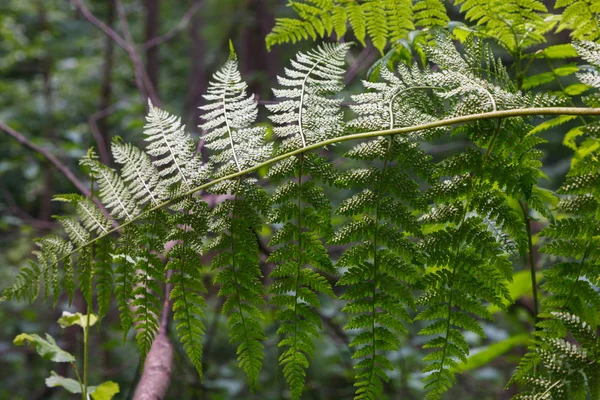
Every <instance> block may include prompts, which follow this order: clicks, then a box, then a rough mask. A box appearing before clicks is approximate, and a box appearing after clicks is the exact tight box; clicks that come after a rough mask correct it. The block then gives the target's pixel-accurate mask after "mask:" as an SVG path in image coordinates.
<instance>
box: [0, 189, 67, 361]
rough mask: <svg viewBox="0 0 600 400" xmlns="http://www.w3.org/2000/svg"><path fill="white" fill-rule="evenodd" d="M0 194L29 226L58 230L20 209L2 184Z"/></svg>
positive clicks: (51, 223)
mask: <svg viewBox="0 0 600 400" xmlns="http://www.w3.org/2000/svg"><path fill="white" fill-rule="evenodd" d="M0 193H1V194H2V197H4V201H5V202H6V205H7V206H8V210H9V212H11V213H12V214H14V215H17V216H19V217H20V218H21V219H23V220H25V221H27V222H28V223H29V224H31V225H32V226H33V227H35V228H36V229H38V230H52V229H54V228H56V222H54V221H47V220H43V219H37V218H35V217H33V216H32V215H30V214H29V213H28V212H27V211H25V210H23V209H22V208H21V207H19V205H18V204H17V202H16V200H15V198H14V196H13V195H12V194H11V193H10V192H9V191H8V190H6V188H5V187H4V186H2V184H0ZM0 353H1V352H0Z"/></svg>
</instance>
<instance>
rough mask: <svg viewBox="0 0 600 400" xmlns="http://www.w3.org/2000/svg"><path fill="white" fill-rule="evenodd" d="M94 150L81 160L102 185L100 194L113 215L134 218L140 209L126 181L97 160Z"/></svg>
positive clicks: (127, 218) (118, 217)
mask: <svg viewBox="0 0 600 400" xmlns="http://www.w3.org/2000/svg"><path fill="white" fill-rule="evenodd" d="M97 158H98V157H97V156H96V154H95V153H94V151H93V150H90V151H89V152H88V155H87V157H85V158H82V159H81V161H80V162H79V163H80V164H81V165H84V166H86V167H88V168H89V169H90V171H91V174H90V175H91V177H92V178H93V179H95V180H96V181H97V182H98V183H99V185H100V191H99V196H100V199H102V201H103V203H104V205H105V206H106V208H107V209H108V210H109V211H110V213H111V215H112V216H114V218H117V219H126V220H129V219H132V218H133V217H134V216H135V215H136V214H138V213H139V210H138V209H137V207H136V204H135V202H134V201H133V199H132V196H131V193H130V192H129V190H128V189H127V186H126V185H125V182H124V181H123V180H122V179H121V177H120V176H119V175H118V174H117V172H116V171H115V170H113V169H111V168H108V167H107V166H106V165H103V164H102V163H100V162H99V161H98V160H97Z"/></svg>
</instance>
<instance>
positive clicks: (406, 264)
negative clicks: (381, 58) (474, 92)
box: [332, 67, 433, 399]
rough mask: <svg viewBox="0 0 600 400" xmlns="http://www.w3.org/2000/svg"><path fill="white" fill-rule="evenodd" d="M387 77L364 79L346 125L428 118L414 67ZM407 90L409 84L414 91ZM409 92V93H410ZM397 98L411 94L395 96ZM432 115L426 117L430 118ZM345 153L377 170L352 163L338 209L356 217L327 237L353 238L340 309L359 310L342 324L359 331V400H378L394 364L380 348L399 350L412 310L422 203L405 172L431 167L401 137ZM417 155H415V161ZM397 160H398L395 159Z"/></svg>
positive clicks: (342, 180) (343, 260)
mask: <svg viewBox="0 0 600 400" xmlns="http://www.w3.org/2000/svg"><path fill="white" fill-rule="evenodd" d="M380 73H381V76H382V77H383V78H384V79H385V80H386V82H385V83H370V82H364V85H365V86H366V87H367V88H372V89H373V92H371V93H366V94H362V95H357V96H354V97H353V100H354V101H355V102H356V103H357V104H356V105H354V106H353V107H352V108H353V110H354V111H355V112H356V113H358V114H359V117H358V118H357V119H355V120H354V121H351V122H350V123H349V126H351V127H353V128H356V129H364V130H367V129H373V130H375V129H385V128H389V129H393V128H395V127H399V126H403V125H404V124H406V125H410V123H411V122H413V119H414V120H416V119H418V118H423V117H425V118H426V117H427V116H429V115H428V114H427V112H428V111H432V109H433V107H432V104H431V103H430V102H428V101H427V97H426V96H419V91H421V92H423V91H425V90H424V89H427V87H426V86H423V85H424V82H423V77H422V76H421V74H420V72H419V71H418V70H414V69H413V70H412V71H409V70H408V69H407V68H404V67H400V68H399V73H400V77H397V76H395V75H394V74H393V73H392V72H391V71H389V70H387V69H382V70H381V72H380ZM411 89H412V90H411ZM409 91H410V93H409ZM400 99H410V100H408V101H402V102H400V101H399V100H400ZM429 117H430V116H429ZM346 156H347V157H349V158H351V159H354V160H369V161H371V160H379V161H380V162H381V163H382V166H381V167H380V168H374V167H371V168H366V169H351V170H349V171H347V172H345V173H343V174H342V175H341V176H340V177H339V178H338V179H337V181H336V183H337V185H338V186H340V187H342V188H348V189H355V190H358V193H356V194H354V195H353V196H352V197H350V198H348V199H346V200H344V201H343V202H342V204H341V205H340V207H339V209H338V210H337V212H338V213H339V214H341V215H344V216H347V217H352V216H353V217H354V218H355V220H354V221H353V222H350V223H349V224H348V225H346V226H344V227H342V228H341V229H340V230H339V231H338V232H337V233H336V234H335V235H334V237H333V238H332V243H335V244H353V245H352V246H351V247H349V248H348V249H347V250H346V251H345V252H344V254H343V255H342V256H341V257H340V259H339V260H338V263H337V266H338V267H342V268H347V272H346V273H344V275H343V276H342V277H341V279H340V280H339V281H338V285H341V286H346V287H347V291H346V292H345V293H344V295H343V296H342V297H341V299H343V300H346V301H347V303H346V306H345V307H344V308H343V310H342V311H344V312H347V313H349V314H358V315H357V316H355V317H353V318H352V319H351V320H350V321H349V323H348V324H347V325H346V329H351V330H356V329H359V330H360V333H359V334H358V335H357V336H355V337H354V338H353V340H352V341H351V342H350V346H351V347H355V348H356V351H355V353H354V355H353V358H361V359H362V360H361V361H360V362H358V363H357V364H356V365H355V367H354V368H355V369H356V370H357V374H356V383H355V386H356V387H357V390H356V396H355V398H356V399H376V398H378V397H379V396H381V394H382V389H383V384H382V381H383V380H387V376H386V372H385V371H386V370H391V369H393V368H392V364H391V362H390V361H389V359H388V358H387V357H386V356H385V355H384V354H385V353H384V354H382V352H386V351H393V350H397V349H398V348H399V345H400V341H399V339H398V337H397V335H398V334H400V333H403V332H406V328H405V327H404V325H403V321H410V317H409V315H408V312H407V311H406V309H405V307H409V308H414V299H413V296H412V294H411V291H410V287H409V286H408V285H407V284H414V283H415V282H416V281H417V278H418V275H419V271H418V268H417V267H416V266H415V265H414V258H415V257H416V254H415V248H414V245H413V244H412V243H411V242H410V241H409V236H410V235H414V236H417V237H419V236H421V231H420V228H419V225H418V223H417V219H416V217H415V216H414V215H413V214H412V213H411V210H410V208H409V206H407V205H406V204H409V205H410V206H412V207H417V208H418V207H419V203H418V198H419V194H420V193H419V188H418V186H417V185H416V184H415V183H414V182H413V181H412V180H411V179H410V177H409V175H408V174H406V172H405V171H408V170H411V169H413V170H414V171H415V172H416V173H417V174H419V175H421V176H423V177H425V178H427V177H428V175H429V173H430V172H431V168H430V167H429V165H430V164H429V162H428V160H427V157H426V156H425V155H424V154H423V152H422V151H421V150H420V149H419V148H418V147H417V146H416V145H415V143H413V142H412V141H411V140H409V139H407V138H406V137H400V136H391V137H389V138H388V139H385V138H382V137H380V138H376V139H374V140H373V141H371V142H367V143H361V144H359V145H357V146H355V147H354V148H352V149H351V150H350V151H349V152H348V153H347V154H346ZM415 160H418V161H417V162H416V163H415V162H414V161H415ZM393 164H395V165H393Z"/></svg>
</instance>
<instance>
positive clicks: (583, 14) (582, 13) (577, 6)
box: [555, 0, 600, 40]
mask: <svg viewBox="0 0 600 400" xmlns="http://www.w3.org/2000/svg"><path fill="white" fill-rule="evenodd" d="M555 7H556V8H564V10H563V13H562V14H561V20H560V24H559V25H558V29H557V32H560V31H562V30H564V29H570V30H572V32H571V36H572V37H573V38H574V39H580V40H598V39H599V38H600V5H599V4H598V2H597V1H594V0H575V1H572V0H556V4H555Z"/></svg>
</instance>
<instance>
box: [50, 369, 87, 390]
mask: <svg viewBox="0 0 600 400" xmlns="http://www.w3.org/2000/svg"><path fill="white" fill-rule="evenodd" d="M46 386H48V387H57V386H60V387H63V388H65V390H66V391H67V392H69V393H81V384H80V383H79V382H77V381H76V380H75V379H71V378H65V377H64V376H60V375H58V374H57V373H56V372H54V371H52V372H50V376H49V377H48V378H46Z"/></svg>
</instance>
